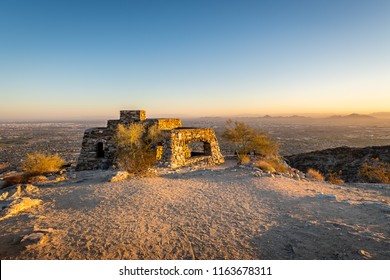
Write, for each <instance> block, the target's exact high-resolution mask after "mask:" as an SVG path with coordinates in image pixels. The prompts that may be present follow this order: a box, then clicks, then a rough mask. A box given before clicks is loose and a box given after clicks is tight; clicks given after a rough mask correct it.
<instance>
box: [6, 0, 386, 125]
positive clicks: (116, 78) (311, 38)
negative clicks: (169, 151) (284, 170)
mask: <svg viewBox="0 0 390 280" xmlns="http://www.w3.org/2000/svg"><path fill="white" fill-rule="evenodd" d="M389 15H390V1H387V0H383V1H359V0H357V1H349V0H348V1H346V0H338V1H323V0H316V1H245V0H241V1H227V0H225V1H212V0H209V1H96V0H95V1H82V0H79V1H55V0H48V1H40V0H36V1H19V0H0V97H1V99H0V101H1V103H0V120H1V119H3V120H8V119H9V120H12V119H25V120H29V119H31V120H33V119H45V118H47V119H69V118H87V117H88V118H96V117H98V118H100V117H102V118H104V117H113V116H116V115H117V114H118V110H120V109H145V110H147V112H148V113H149V115H155V116H159V115H161V116H162V115H164V116H165V115H172V116H175V115H180V116H204V115H207V116H211V115H237V114H259V115H263V114H290V113H351V112H358V113H368V112H374V111H390V32H389V30H390V16H389Z"/></svg>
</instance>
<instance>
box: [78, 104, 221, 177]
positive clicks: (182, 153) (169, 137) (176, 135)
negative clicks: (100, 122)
mask: <svg viewBox="0 0 390 280" xmlns="http://www.w3.org/2000/svg"><path fill="white" fill-rule="evenodd" d="M134 122H137V123H138V122H140V123H144V124H145V125H146V126H147V127H149V126H151V125H154V124H157V127H158V129H159V130H161V133H162V135H163V139H164V140H163V142H162V144H161V145H158V146H157V147H156V159H157V160H158V163H159V165H161V166H169V167H174V168H175V167H180V166H186V165H193V164H196V165H214V164H219V163H223V162H224V159H223V157H222V155H221V152H220V150H219V146H218V140H217V137H216V136H215V133H214V130H213V129H212V128H183V127H181V120H180V119H146V113H145V111H143V110H136V111H130V110H123V111H121V112H120V119H119V120H109V121H107V127H100V128H90V129H87V130H86V131H85V133H84V138H83V142H82V145H81V152H80V156H79V158H78V162H77V166H76V170H92V169H107V168H110V167H112V166H113V165H114V164H115V162H114V161H115V152H116V148H115V145H114V143H113V137H114V135H115V132H116V129H117V127H118V125H119V124H122V125H129V124H131V123H134ZM191 142H203V153H199V152H198V153H197V154H195V153H191V151H190V149H189V147H188V144H189V143H191ZM200 144H201V143H200ZM192 154H194V155H195V156H192V157H190V156H191V155H192Z"/></svg>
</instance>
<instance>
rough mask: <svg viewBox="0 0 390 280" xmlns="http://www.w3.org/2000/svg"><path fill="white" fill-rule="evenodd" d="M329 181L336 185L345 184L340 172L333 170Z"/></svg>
mask: <svg viewBox="0 0 390 280" xmlns="http://www.w3.org/2000/svg"><path fill="white" fill-rule="evenodd" d="M328 181H329V182H331V183H332V184H335V185H341V184H344V183H345V182H344V180H343V179H341V178H340V174H339V173H336V172H331V173H330V174H329V180H328Z"/></svg>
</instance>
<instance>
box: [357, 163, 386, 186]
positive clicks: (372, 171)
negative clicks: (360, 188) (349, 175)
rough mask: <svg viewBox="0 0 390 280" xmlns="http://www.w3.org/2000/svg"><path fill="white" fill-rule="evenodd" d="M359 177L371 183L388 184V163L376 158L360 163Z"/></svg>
mask: <svg viewBox="0 0 390 280" xmlns="http://www.w3.org/2000/svg"><path fill="white" fill-rule="evenodd" d="M359 177H360V178H361V179H362V180H365V181H368V182H371V183H384V184H390V163H387V162H383V161H380V160H379V159H378V158H375V159H371V160H370V161H369V162H365V163H363V164H362V166H361V167H360V170H359Z"/></svg>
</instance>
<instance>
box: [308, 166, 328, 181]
mask: <svg viewBox="0 0 390 280" xmlns="http://www.w3.org/2000/svg"><path fill="white" fill-rule="evenodd" d="M306 174H307V175H308V177H310V178H313V179H316V180H319V181H325V177H324V176H323V175H322V174H321V173H320V172H319V171H317V170H315V169H312V168H309V169H308V170H307V172H306Z"/></svg>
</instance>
